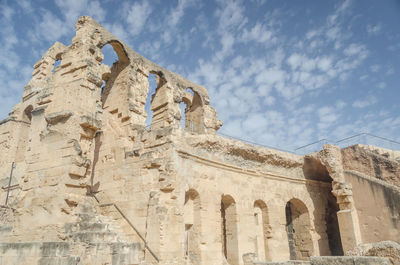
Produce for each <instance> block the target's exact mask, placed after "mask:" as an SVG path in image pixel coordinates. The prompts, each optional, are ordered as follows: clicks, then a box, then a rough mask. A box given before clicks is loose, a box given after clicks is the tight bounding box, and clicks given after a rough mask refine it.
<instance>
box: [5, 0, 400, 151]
mask: <svg viewBox="0 0 400 265" xmlns="http://www.w3.org/2000/svg"><path fill="white" fill-rule="evenodd" d="M117 2H118V4H117ZM0 3H1V4H0V41H1V46H2V49H0V120H1V119H3V118H6V117H7V115H8V112H9V111H10V110H11V108H12V106H13V105H14V104H15V103H17V102H18V101H19V100H20V98H21V95H22V91H23V87H24V85H25V84H26V83H27V82H28V81H29V79H30V77H31V73H32V65H33V64H34V63H35V62H36V61H38V60H39V59H40V57H41V55H42V54H43V53H44V52H45V51H46V50H47V49H48V48H49V47H50V46H51V45H52V44H53V43H54V42H55V41H60V42H62V43H64V44H66V45H69V44H70V43H71V39H72V37H73V36H74V34H75V32H74V25H75V22H76V20H77V18H78V17H79V16H81V15H90V16H92V17H93V18H95V19H96V20H97V21H99V22H100V23H101V24H102V25H104V26H105V27H106V28H107V29H109V30H110V31H111V32H113V33H114V35H116V36H117V37H119V38H121V39H122V40H123V41H125V42H126V43H128V44H129V45H130V46H131V47H132V48H133V49H134V50H136V51H137V52H139V53H140V54H142V55H143V56H145V57H147V58H149V59H150V60H152V61H154V62H156V63H158V64H160V65H162V66H164V67H166V68H168V69H170V70H172V71H175V72H177V73H179V74H181V75H183V76H184V77H186V78H188V79H190V80H192V81H194V82H196V83H198V84H201V85H204V86H205V87H207V88H208V91H209V94H210V98H211V104H212V105H213V106H214V107H216V109H217V111H218V114H219V118H220V119H221V120H222V121H223V122H224V125H223V127H222V128H221V130H220V131H221V133H224V134H227V135H232V136H236V137H240V138H243V139H246V140H248V141H253V142H256V143H259V144H264V145H268V146H273V147H277V148H282V149H287V150H294V149H295V148H296V147H299V146H302V145H304V144H307V143H311V142H314V141H317V140H319V139H328V140H329V141H330V142H335V141H337V140H338V139H341V138H344V137H347V136H351V135H354V134H357V133H360V132H368V133H371V134H374V135H378V136H382V137H387V138H390V139H393V140H396V141H400V115H399V114H400V26H399V25H400V1H398V0H384V1H375V0H362V1H361V0H335V1H333V0H324V1H320V0H307V1H306V0H296V1H289V0H288V1H282V0H243V1H239V0H238V1H234V0H216V1H211V0H209V1H200V0H170V1H165V0H154V1H150V0H148V1H145V0H140V1H126V0H125V1H123V0H121V1H111V0H104V1H100V0H68V1H64V0H55V1H45V0H36V1H35V2H34V4H33V3H32V2H31V1H28V0H0ZM377 144H382V143H377ZM391 147H392V148H397V149H400V146H399V145H397V146H396V145H394V146H391Z"/></svg>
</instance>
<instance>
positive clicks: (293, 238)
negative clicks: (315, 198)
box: [285, 199, 314, 260]
mask: <svg viewBox="0 0 400 265" xmlns="http://www.w3.org/2000/svg"><path fill="white" fill-rule="evenodd" d="M285 213H286V232H287V236H288V243H289V251H290V259H291V260H308V259H310V257H311V256H312V255H313V252H314V246H313V242H312V238H311V234H310V228H311V225H310V215H309V213H308V209H307V207H306V205H305V204H304V203H303V202H302V201H300V200H298V199H291V200H290V201H288V202H287V204H286V207H285Z"/></svg>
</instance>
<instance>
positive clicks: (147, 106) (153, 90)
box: [144, 74, 157, 128]
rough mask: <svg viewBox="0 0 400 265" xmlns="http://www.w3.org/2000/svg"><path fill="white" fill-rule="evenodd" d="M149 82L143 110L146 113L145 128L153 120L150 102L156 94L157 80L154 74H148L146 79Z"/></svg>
mask: <svg viewBox="0 0 400 265" xmlns="http://www.w3.org/2000/svg"><path fill="white" fill-rule="evenodd" d="M148 81H149V92H148V93H147V99H146V104H145V105H144V110H145V112H146V113H147V116H146V127H147V128H149V126H150V125H151V122H152V119H153V111H152V110H151V102H152V101H153V98H154V96H155V94H156V90H157V79H156V75H155V74H150V75H149V77H148Z"/></svg>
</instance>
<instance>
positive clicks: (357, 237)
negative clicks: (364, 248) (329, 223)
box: [318, 145, 361, 253]
mask: <svg viewBox="0 0 400 265" xmlns="http://www.w3.org/2000/svg"><path fill="white" fill-rule="evenodd" d="M318 157H319V159H320V161H321V162H322V164H323V165H325V166H326V169H327V170H328V172H329V175H330V176H331V178H332V179H333V181H332V193H333V195H335V197H336V199H337V203H338V205H339V209H340V210H339V211H338V212H337V216H338V223H339V230H340V238H341V241H342V246H343V251H344V253H346V252H347V251H349V250H352V249H354V248H355V247H356V246H357V245H358V244H360V243H361V233H360V225H359V222H358V216H357V210H356V208H355V206H354V201H353V192H352V187H351V184H350V183H348V182H346V181H345V179H344V170H343V163H342V153H341V151H340V147H339V146H335V145H324V147H323V150H322V151H321V152H320V153H319V154H318Z"/></svg>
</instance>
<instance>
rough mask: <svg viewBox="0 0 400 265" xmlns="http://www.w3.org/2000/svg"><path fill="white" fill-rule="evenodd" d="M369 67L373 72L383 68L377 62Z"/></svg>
mask: <svg viewBox="0 0 400 265" xmlns="http://www.w3.org/2000/svg"><path fill="white" fill-rule="evenodd" d="M369 69H370V70H371V72H374V73H376V72H378V71H379V70H380V69H381V66H380V65H377V64H374V65H371V66H370V67H369Z"/></svg>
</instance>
